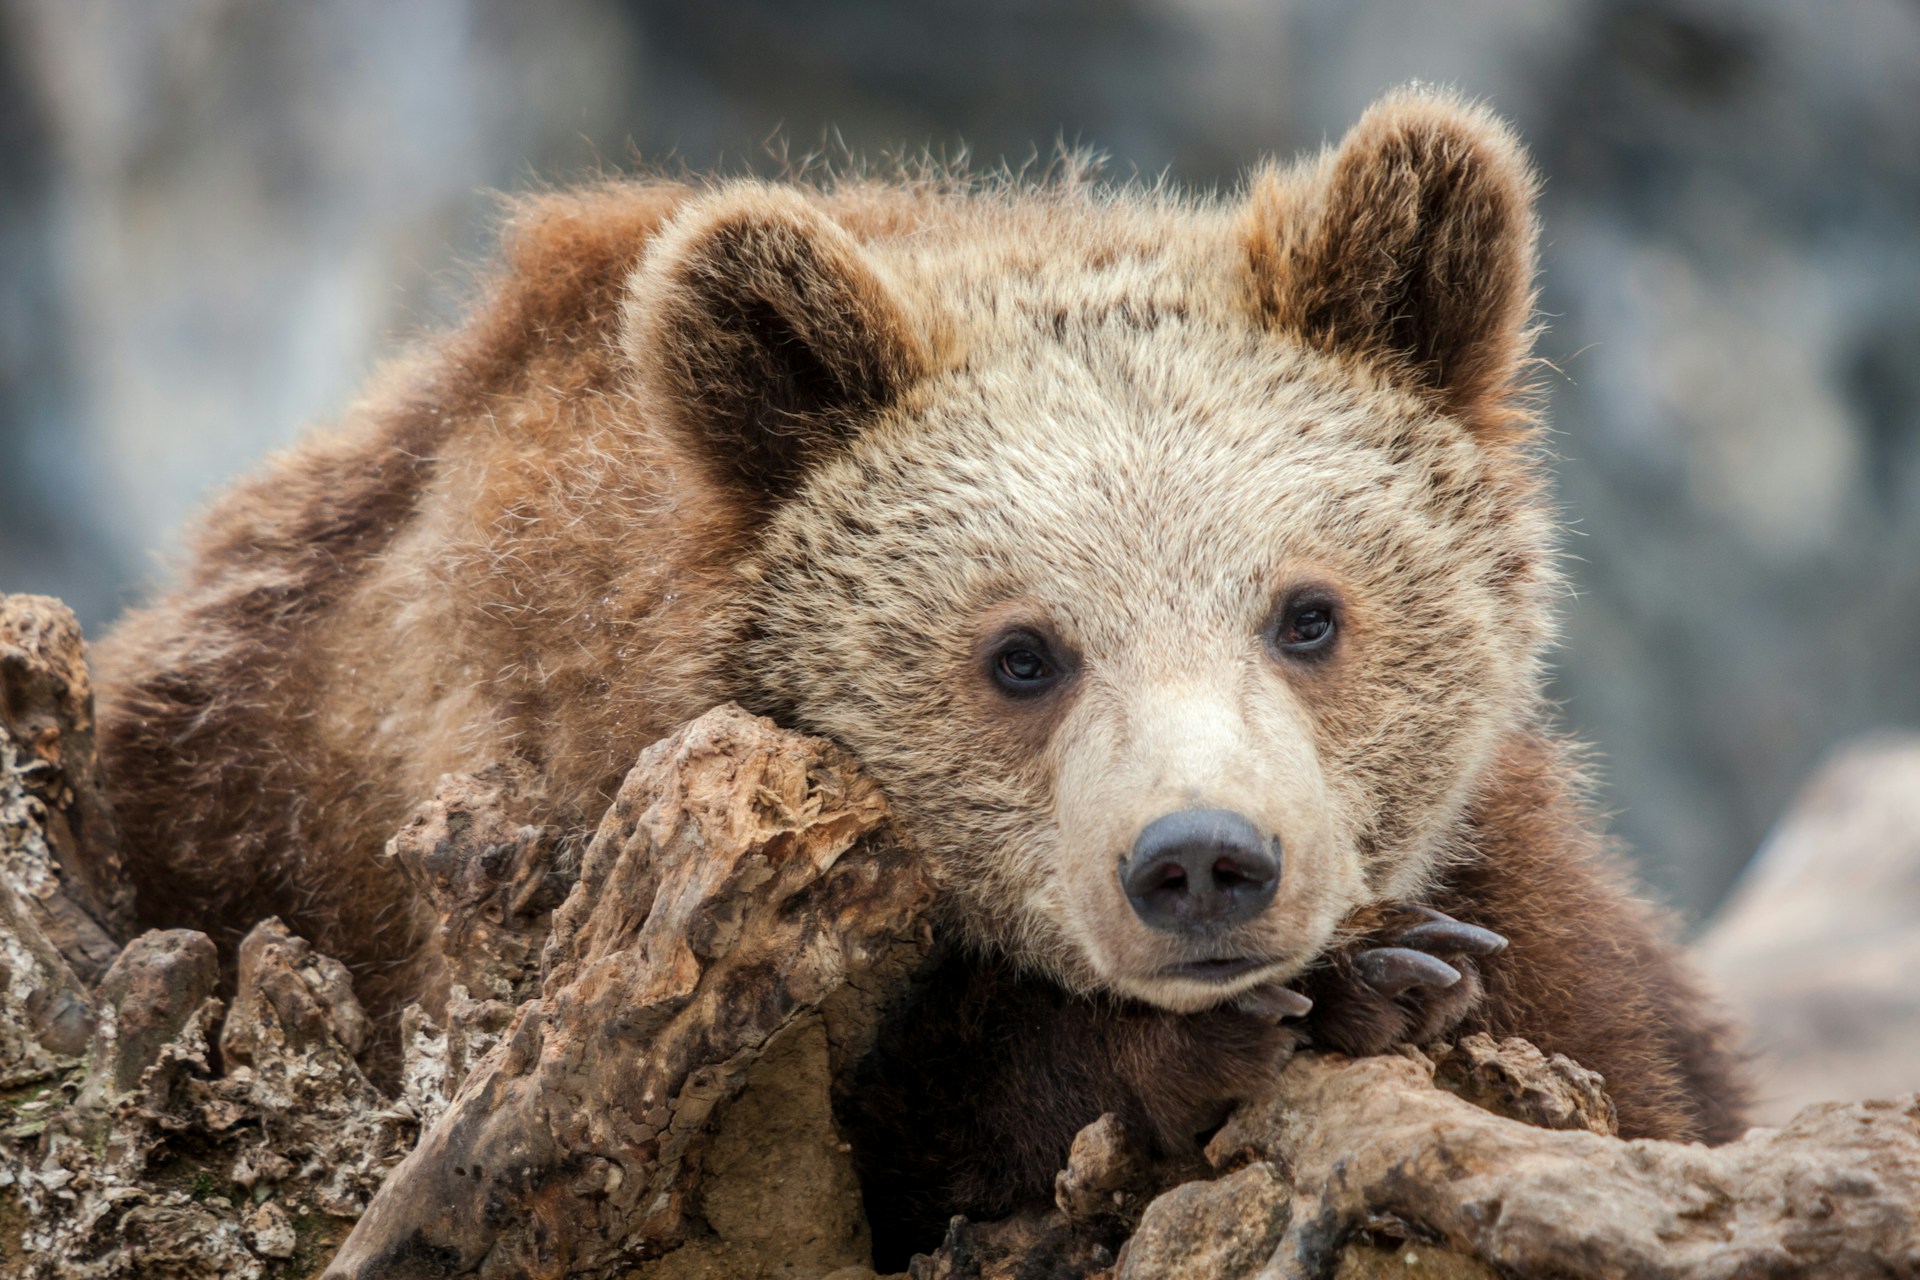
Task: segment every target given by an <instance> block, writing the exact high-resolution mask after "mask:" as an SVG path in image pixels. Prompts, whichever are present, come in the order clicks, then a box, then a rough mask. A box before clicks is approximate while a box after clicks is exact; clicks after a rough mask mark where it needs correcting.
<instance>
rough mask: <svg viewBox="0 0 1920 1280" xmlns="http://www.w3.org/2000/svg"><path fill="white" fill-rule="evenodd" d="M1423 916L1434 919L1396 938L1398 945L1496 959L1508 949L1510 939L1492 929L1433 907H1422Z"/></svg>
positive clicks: (1425, 921)
mask: <svg viewBox="0 0 1920 1280" xmlns="http://www.w3.org/2000/svg"><path fill="white" fill-rule="evenodd" d="M1421 914H1423V915H1426V916H1429V917H1431V918H1430V919H1427V920H1423V921H1421V922H1420V923H1419V924H1416V925H1414V926H1413V927H1412V928H1411V929H1408V930H1406V931H1405V932H1404V933H1402V934H1400V936H1398V937H1397V938H1395V939H1394V943H1395V944H1396V945H1397V946H1400V947H1412V948H1414V949H1416V950H1419V951H1429V952H1448V951H1451V952H1454V953H1456V954H1459V955H1468V956H1495V955H1499V954H1500V953H1501V952H1502V951H1505V950H1506V949H1507V940H1506V939H1505V938H1503V937H1501V936H1500V935H1499V934H1497V933H1495V932H1494V931H1493V930H1491V929H1482V928H1481V927H1480V926H1479V925H1477V924H1467V923H1465V922H1464V921H1460V920H1455V919H1454V918H1453V917H1452V916H1447V915H1442V914H1440V913H1439V912H1438V911H1434V910H1432V909H1430V908H1425V907H1423V908H1421Z"/></svg>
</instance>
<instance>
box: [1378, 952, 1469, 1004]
mask: <svg viewBox="0 0 1920 1280" xmlns="http://www.w3.org/2000/svg"><path fill="white" fill-rule="evenodd" d="M1353 967H1354V968H1355V969H1356V970H1357V971H1358V972H1359V974H1360V978H1361V980H1362V981H1363V982H1365V983H1366V984H1367V985H1368V986H1370V987H1372V988H1373V989H1374V990H1375V991H1378V992H1379V993H1380V994H1381V995H1383V996H1397V995H1399V994H1400V993H1401V992H1403V991H1408V990H1411V989H1412V988H1414V987H1450V986H1452V985H1453V984H1454V983H1456V982H1458V981H1460V971H1459V970H1458V969H1456V968H1454V967H1453V966H1452V965H1450V964H1448V963H1447V962H1446V961H1445V960H1441V959H1439V958H1438V957H1436V956H1430V955H1428V954H1427V953H1426V952H1424V951H1415V950H1412V949H1411V948H1409V947H1375V948H1373V949H1372V950H1370V951H1362V952H1361V953H1360V954H1359V955H1357V956H1355V957H1354V958H1353Z"/></svg>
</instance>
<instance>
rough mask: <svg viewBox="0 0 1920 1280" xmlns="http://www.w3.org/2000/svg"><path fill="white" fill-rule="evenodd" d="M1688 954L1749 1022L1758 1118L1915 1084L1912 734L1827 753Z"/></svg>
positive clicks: (1917, 800) (1917, 744)
mask: <svg viewBox="0 0 1920 1280" xmlns="http://www.w3.org/2000/svg"><path fill="white" fill-rule="evenodd" d="M1699 956H1700V963H1701V966H1702V968H1704V969H1705V970H1706V971H1707V973H1708V975H1709V976H1710V977H1711V978H1712V979H1713V980H1714V983H1715V985H1717V986H1718V987H1719V989H1720V991H1721V992H1722V993H1723V994H1724V995H1725V996H1726V998H1727V1000H1728V1002H1729V1003H1730V1004H1731V1005H1732V1006H1733V1008H1734V1011H1735V1012H1736V1013H1737V1014H1738V1015H1739V1016H1740V1017H1741V1019H1742V1021H1744V1022H1745V1023H1746V1024H1747V1026H1748V1027H1749V1028H1750V1029H1751V1037H1752V1043H1753V1048H1754V1050H1755V1063H1754V1065H1755V1068H1756V1074H1757V1076H1758V1078H1759V1085H1760V1092H1761V1098H1760V1108H1759V1112H1760V1117H1761V1118H1762V1119H1763V1120H1766V1121H1768V1122H1770V1123H1776V1124H1777V1123H1783V1122H1785V1121H1786V1120H1787V1119H1789V1118H1790V1117H1791V1116H1793V1114H1794V1113H1795V1112H1797V1111H1798V1110H1799V1109H1800V1108H1802V1107H1804V1106H1807V1105H1809V1104H1811V1103H1814V1102H1818V1101H1821V1100H1823V1099H1865V1098H1876V1097H1889V1096H1894V1095H1897V1094H1900V1093H1903V1092H1905V1091H1908V1090H1911V1089H1913V1088H1914V1087H1915V1086H1916V1084H1920V1067H1916V1065H1915V1064H1920V984H1916V983H1915V981H1914V979H1913V975H1914V974H1915V973H1920V736H1917V735H1914V734H1883V735H1880V736H1878V737H1873V738H1866V739H1862V740H1860V741H1858V742H1856V743H1854V744H1853V745H1851V746H1849V747H1847V748H1845V749H1843V750H1841V751H1839V752H1837V753H1836V754H1835V755H1834V756H1833V758H1832V759H1830V760H1829V761H1827V763H1826V764H1825V765H1824V766H1823V767H1822V768H1821V769H1820V770H1819V772H1818V773H1817V774H1815V776H1814V778H1813V780H1812V781H1811V782H1809V783H1808V784H1807V786H1806V787H1805V789H1804V790H1802V792H1801V793H1800V796H1799V798H1798V799H1797V800H1796V801H1795V802H1794V804H1793V805H1792V807H1791V808H1790V809H1789V810H1788V812H1787V816H1786V817H1785V818H1784V819H1782V820H1781V823H1780V825H1779V827H1778V828H1777V829H1776V830H1775V831H1774V833H1773V834H1772V835H1771V836H1770V837H1769V838H1768V840H1767V842H1766V844H1765V845H1764V846H1762V848H1761V850H1760V852H1759V853H1758V854H1757V855H1756V856H1755V858H1754V861H1753V864H1752V866H1751V867H1750V868H1749V869H1748V870H1747V872H1746V874H1745V876H1744V877H1743V878H1742V879H1741V881H1740V883H1739V884H1738V886H1736V888H1735V891H1734V895H1733V897H1732V899H1731V900H1730V901H1729V902H1728V903H1727V906H1726V908H1725V909H1724V910H1723V911H1722V912H1721V914H1720V916H1719V917H1718V918H1717V919H1716V920H1715V922H1714V924H1713V927H1712V928H1711V929H1709V930H1708V931H1707V933H1706V935H1705V936H1704V937H1703V938H1702V939H1701V940H1700V944H1699Z"/></svg>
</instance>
